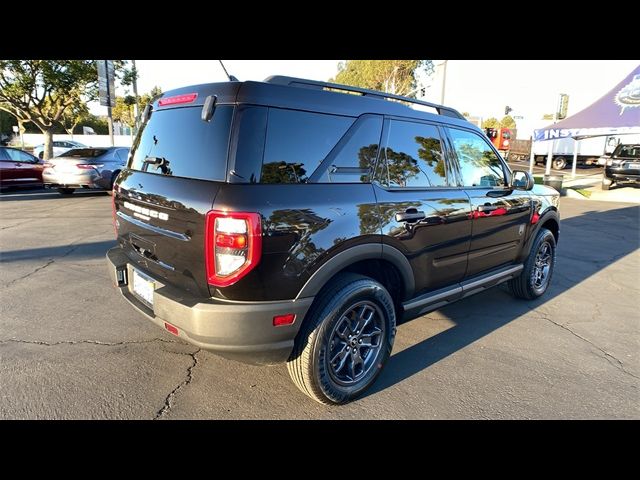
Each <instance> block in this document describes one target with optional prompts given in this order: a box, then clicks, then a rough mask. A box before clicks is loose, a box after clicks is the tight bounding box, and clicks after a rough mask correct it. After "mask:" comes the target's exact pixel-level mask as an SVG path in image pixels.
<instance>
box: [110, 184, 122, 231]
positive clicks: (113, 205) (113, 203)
mask: <svg viewBox="0 0 640 480" xmlns="http://www.w3.org/2000/svg"><path fill="white" fill-rule="evenodd" d="M119 190H120V189H119V187H118V185H115V184H114V185H113V190H112V191H111V213H112V215H113V229H114V230H115V232H116V239H117V238H118V217H116V192H118V191H119Z"/></svg>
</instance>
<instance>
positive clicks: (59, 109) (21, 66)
mask: <svg viewBox="0 0 640 480" xmlns="http://www.w3.org/2000/svg"><path fill="white" fill-rule="evenodd" d="M114 65H115V68H116V75H117V76H118V78H120V79H121V83H122V84H123V85H126V84H127V82H128V81H130V80H131V78H125V77H126V72H127V70H126V69H127V62H126V61H125V60H114ZM129 77H131V76H129ZM97 96H98V74H97V69H96V61H95V60H0V109H2V110H4V111H6V112H9V113H11V114H12V115H14V116H15V117H16V118H18V119H21V120H22V121H29V122H32V123H33V124H34V125H35V126H36V127H38V129H39V130H40V131H41V132H42V133H43V134H44V159H45V160H46V159H49V158H51V156H52V155H53V141H52V140H53V133H54V129H55V127H56V126H58V125H59V124H60V121H61V119H62V116H63V114H64V113H65V111H66V110H67V109H68V108H70V107H72V106H73V105H74V104H77V102H79V101H83V102H88V101H91V100H95V99H96V98H97Z"/></svg>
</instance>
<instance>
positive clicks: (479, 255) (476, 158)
mask: <svg viewBox="0 0 640 480" xmlns="http://www.w3.org/2000/svg"><path fill="white" fill-rule="evenodd" d="M447 130H448V132H449V138H450V142H451V146H452V151H453V154H454V157H455V158H456V159H457V175H458V181H459V182H460V184H461V185H462V186H464V188H465V190H466V192H467V194H468V195H469V198H470V200H471V215H470V216H471V218H472V238H471V247H470V248H469V259H468V263H467V273H466V275H465V276H466V277H470V276H473V275H476V274H478V273H482V272H484V271H487V270H491V269H492V268H495V267H499V266H502V265H506V264H509V263H512V262H513V261H514V260H515V259H516V257H517V255H518V253H519V252H520V250H521V248H522V243H523V241H524V238H525V234H526V231H527V226H528V224H529V222H530V219H531V213H532V203H531V196H530V195H529V192H526V191H518V190H511V189H509V188H508V186H507V185H508V180H509V176H510V173H509V170H508V168H507V166H506V165H505V163H504V162H503V161H502V159H501V158H500V157H499V156H498V154H497V153H496V152H495V150H494V149H493V148H492V147H491V145H490V144H489V142H488V141H487V140H486V139H485V138H483V136H481V135H480V134H477V133H476V132H472V131H469V130H463V129H457V128H451V127H450V128H448V129H447Z"/></svg>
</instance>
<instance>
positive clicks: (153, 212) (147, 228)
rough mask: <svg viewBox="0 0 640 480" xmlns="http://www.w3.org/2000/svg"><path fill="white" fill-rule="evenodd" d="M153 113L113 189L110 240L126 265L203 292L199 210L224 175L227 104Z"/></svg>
mask: <svg viewBox="0 0 640 480" xmlns="http://www.w3.org/2000/svg"><path fill="white" fill-rule="evenodd" d="M201 113H202V106H186V107H185V106H182V105H179V106H176V107H172V108H160V109H156V110H155V111H153V113H152V114H151V118H150V119H149V121H148V122H147V123H146V125H145V126H144V128H143V130H142V132H141V134H140V135H139V136H138V138H136V141H135V143H134V145H133V147H132V151H133V155H132V158H131V161H130V163H129V165H128V166H127V168H124V169H123V170H122V172H121V173H120V175H119V176H118V180H117V182H116V184H115V186H114V195H115V196H114V208H115V210H116V220H117V228H118V241H119V243H120V244H121V245H122V247H123V248H124V250H125V252H126V253H127V255H128V257H129V258H130V260H131V262H132V265H133V266H134V267H135V268H138V269H140V270H143V271H145V272H146V273H148V274H150V275H151V276H152V277H154V278H156V279H159V280H161V281H162V282H163V283H165V284H170V285H175V286H179V287H181V288H183V289H185V290H187V291H189V292H191V293H193V294H194V295H201V296H209V290H208V284H207V279H206V270H205V256H204V227H205V214H206V213H207V211H209V210H210V209H211V208H212V205H213V201H214V198H215V196H216V194H217V192H218V189H219V187H220V184H221V183H220V182H223V181H224V180H225V178H226V174H227V151H228V145H229V136H230V128H231V120H232V117H233V114H234V107H233V106H232V105H223V104H221V105H217V106H216V108H215V111H214V114H213V118H211V120H209V121H203V120H202V119H201Z"/></svg>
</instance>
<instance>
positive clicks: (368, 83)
mask: <svg viewBox="0 0 640 480" xmlns="http://www.w3.org/2000/svg"><path fill="white" fill-rule="evenodd" d="M419 70H422V71H424V72H425V73H426V74H427V75H430V74H432V73H433V62H432V61H431V60H347V61H346V62H345V63H341V64H340V65H338V74H337V75H336V77H335V78H333V79H331V80H330V81H332V82H336V83H342V84H344V85H353V86H355V87H363V88H369V89H372V90H379V91H382V92H385V93H392V94H396V95H404V96H408V97H411V98H415V97H416V93H417V91H418V90H419V87H418V79H417V76H416V74H417V73H418V71H419Z"/></svg>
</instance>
